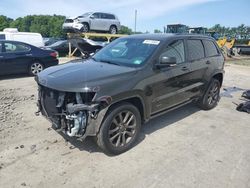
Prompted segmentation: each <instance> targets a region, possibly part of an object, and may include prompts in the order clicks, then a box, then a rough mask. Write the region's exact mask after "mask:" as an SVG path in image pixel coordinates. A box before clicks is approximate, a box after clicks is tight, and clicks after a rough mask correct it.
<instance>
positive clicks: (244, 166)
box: [0, 60, 250, 188]
mask: <svg viewBox="0 0 250 188" xmlns="http://www.w3.org/2000/svg"><path fill="white" fill-rule="evenodd" d="M244 61H248V63H249V64H250V61H249V60H244ZM236 64H237V63H236ZM225 71H226V74H225V79H224V83H223V86H222V90H221V93H222V97H221V101H220V103H219V105H218V107H216V108H215V109H213V110H211V111H202V110H200V109H199V108H197V107H196V106H195V105H193V104H190V105H187V106H185V107H183V108H181V109H178V110H175V111H172V112H170V113H168V114H166V115H163V116H160V117H158V118H156V119H154V120H152V121H150V122H148V123H147V124H145V125H144V126H143V127H142V132H141V134H140V139H139V141H138V143H137V145H136V146H135V147H134V148H132V149H131V150H130V151H128V152H126V153H124V154H122V155H119V156H107V155H105V154H104V153H103V152H102V151H100V150H99V148H98V147H97V146H96V145H95V143H94V140H93V139H91V138H89V139H87V140H85V141H84V142H79V141H75V140H72V139H68V138H66V139H64V138H63V137H62V136H61V135H60V134H59V133H57V132H56V131H54V130H52V129H51V128H50V123H49V122H48V121H47V120H45V118H43V117H41V116H39V117H36V116H35V115H34V112H35V111H36V110H37V108H36V98H37V97H36V95H37V89H36V83H35V81H34V78H32V77H13V76H10V77H4V78H1V80H0V187H3V188H8V187H25V186H26V187H136V188H137V187H157V188H159V187H192V188H194V187H220V188H223V187H225V188H228V187H241V188H244V187H246V188H247V187H250V123H249V122H250V115H249V114H247V113H243V112H238V111H236V110H235V108H236V106H235V104H233V102H234V103H240V102H242V101H241V97H240V96H241V93H242V91H241V90H240V89H250V66H240V65H235V63H232V62H231V63H230V64H226V66H225ZM233 87H237V88H233ZM224 89H227V91H229V92H225V90H224Z"/></svg>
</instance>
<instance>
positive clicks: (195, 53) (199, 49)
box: [187, 40, 205, 61]
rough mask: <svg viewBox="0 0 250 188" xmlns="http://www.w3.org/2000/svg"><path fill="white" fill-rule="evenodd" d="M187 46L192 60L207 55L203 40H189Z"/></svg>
mask: <svg viewBox="0 0 250 188" xmlns="http://www.w3.org/2000/svg"><path fill="white" fill-rule="evenodd" d="M187 47H188V57H189V60H190V61H193V60H197V59H201V58H204V57H205V53H204V47H203V44H202V43H201V40H187Z"/></svg>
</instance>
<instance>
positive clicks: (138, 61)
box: [93, 38, 160, 67]
mask: <svg viewBox="0 0 250 188" xmlns="http://www.w3.org/2000/svg"><path fill="white" fill-rule="evenodd" d="M159 43H160V41H158V40H147V39H135V38H119V39H116V40H115V41H113V42H112V43H110V44H109V45H107V46H106V47H104V48H103V49H101V50H100V51H98V52H97V53H96V54H95V55H94V56H93V58H94V59H95V60H96V61H100V62H106V63H107V62H109V63H112V64H118V65H122V66H132V67H138V66H141V65H143V64H144V63H145V62H146V60H147V59H148V58H149V57H150V55H151V54H152V53H153V52H154V51H155V49H156V48H157V46H158V45H159Z"/></svg>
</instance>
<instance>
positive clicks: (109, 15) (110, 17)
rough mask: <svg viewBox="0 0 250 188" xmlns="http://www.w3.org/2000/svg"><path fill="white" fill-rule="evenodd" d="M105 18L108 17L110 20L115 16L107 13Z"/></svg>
mask: <svg viewBox="0 0 250 188" xmlns="http://www.w3.org/2000/svg"><path fill="white" fill-rule="evenodd" d="M107 18H108V19H111V20H114V19H115V16H114V15H113V14H107Z"/></svg>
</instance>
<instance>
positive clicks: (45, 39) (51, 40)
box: [43, 37, 65, 46]
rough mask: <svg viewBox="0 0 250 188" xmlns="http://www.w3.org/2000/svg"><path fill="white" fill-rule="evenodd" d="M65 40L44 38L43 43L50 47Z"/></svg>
mask: <svg viewBox="0 0 250 188" xmlns="http://www.w3.org/2000/svg"><path fill="white" fill-rule="evenodd" d="M60 40H65V38H54V37H44V38H43V42H44V45H45V46H50V45H52V44H54V43H55V42H57V41H60Z"/></svg>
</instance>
